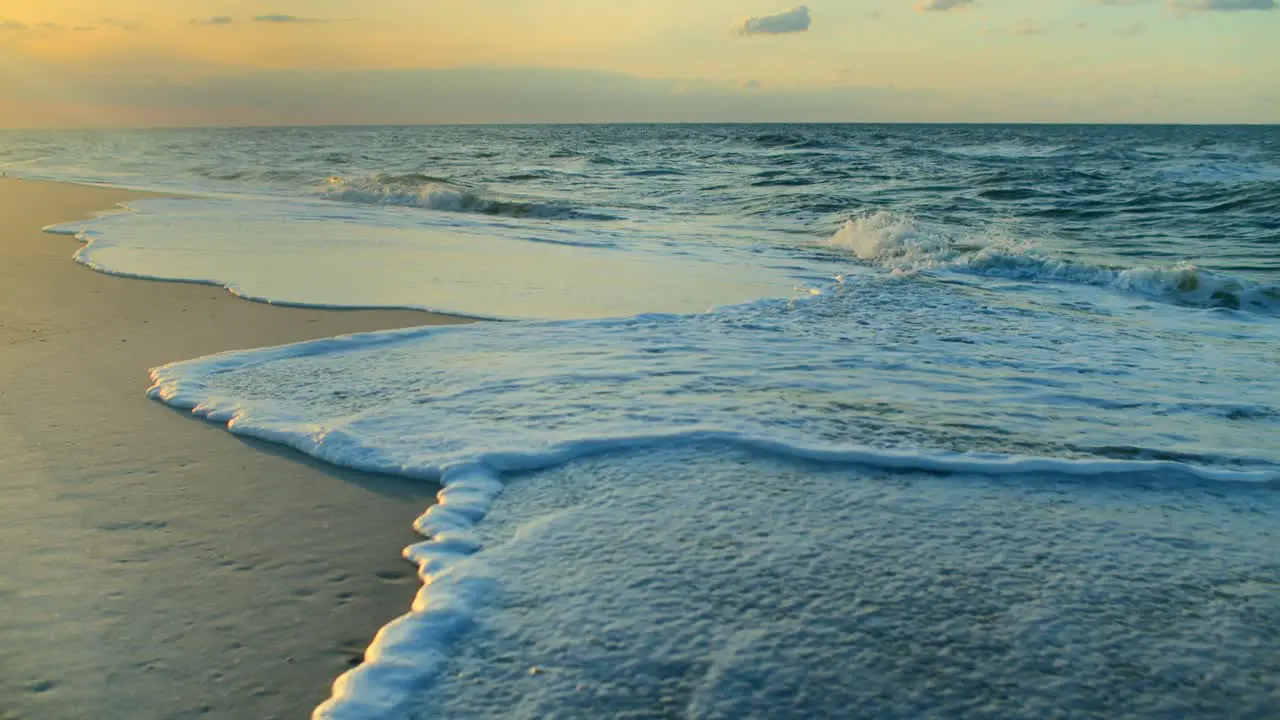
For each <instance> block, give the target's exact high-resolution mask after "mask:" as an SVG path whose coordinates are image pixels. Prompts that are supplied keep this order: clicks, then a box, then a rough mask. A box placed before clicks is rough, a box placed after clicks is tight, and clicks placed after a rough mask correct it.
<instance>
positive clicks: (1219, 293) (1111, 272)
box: [828, 211, 1280, 314]
mask: <svg viewBox="0 0 1280 720" xmlns="http://www.w3.org/2000/svg"><path fill="white" fill-rule="evenodd" d="M828 244H829V245H830V246H831V247H834V248H838V249H841V250H847V251H851V252H853V253H854V254H855V255H857V256H858V258H859V259H861V260H865V261H867V262H870V263H872V264H874V265H877V266H879V267H881V268H885V269H887V270H892V271H893V272H896V273H909V272H919V271H930V270H941V271H952V272H961V273H968V274H973V275H982V276H988V277H1005V278H1009V279H1013V280H1024V281H1025V280H1034V281H1047V282H1064V283H1072V284H1078V285H1090V286H1094V287H1102V288H1109V289H1112V290H1117V291H1120V292H1124V293H1132V294H1136V295H1141V296H1143V297H1147V298H1151V299H1154V300H1160V301H1163V302H1171V303H1175V304H1179V305H1189V306H1193V307H1202V308H1226V309H1231V310H1247V311H1251V312H1258V313H1263V314H1280V284H1267V283H1259V282H1255V281H1253V280H1248V279H1245V278H1241V277H1236V276H1233V275H1227V274H1223V273H1217V272H1213V271H1211V270H1206V269H1204V268H1200V267H1197V266H1195V265H1194V264H1191V263H1189V262H1181V263H1177V264H1174V265H1171V266H1168V267H1130V268H1124V267H1106V266H1102V265H1093V264H1090V263H1085V262H1078V261H1074V260H1069V259H1066V258H1063V257H1060V256H1057V255H1054V254H1052V253H1048V252H1045V251H1043V250H1041V249H1039V248H1037V247H1036V246H1035V245H1034V244H1032V243H1029V242H1020V241H1015V240H1009V239H1005V238H999V237H992V238H982V239H973V238H965V239H961V238H957V237H956V236H954V235H952V234H949V233H947V232H945V231H943V230H940V229H936V228H931V227H929V226H927V225H926V224H924V223H921V222H919V221H917V220H916V219H914V218H912V217H911V216H909V215H903V214H899V213H892V212H885V211H876V212H873V213H869V214H866V215H862V216H859V217H856V218H852V219H850V220H848V221H846V222H845V224H844V226H843V227H841V228H840V229H839V230H838V231H837V232H836V233H835V235H833V236H832V237H831V238H830V240H829V241H828Z"/></svg>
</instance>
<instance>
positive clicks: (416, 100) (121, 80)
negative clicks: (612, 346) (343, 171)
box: [0, 0, 1280, 127]
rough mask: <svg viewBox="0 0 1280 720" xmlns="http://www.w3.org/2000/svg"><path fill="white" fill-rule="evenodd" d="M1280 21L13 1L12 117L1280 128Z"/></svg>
mask: <svg viewBox="0 0 1280 720" xmlns="http://www.w3.org/2000/svg"><path fill="white" fill-rule="evenodd" d="M749 18H755V19H756V22H755V23H754V24H751V25H747V27H753V28H756V29H757V30H758V32H754V33H748V34H742V33H739V32H736V31H735V29H741V28H742V27H744V24H743V23H744V21H745V20H747V19H749ZM1276 38H1280V9H1277V8H1276V3H1275V1H1274V0H1148V1H1146V2H1143V0H976V1H975V0H809V2H808V3H807V5H806V6H805V7H803V8H796V7H794V6H792V5H790V4H789V3H788V2H787V1H786V0H783V1H782V2H781V3H779V2H777V0H696V1H695V0H644V1H643V2H636V1H635V0H465V1H464V0H363V1H362V2H358V3H356V2H349V1H344V0H277V1H276V2H267V1H266V0H191V1H188V2H170V3H156V2H154V0H0V127H31V126H53V125H74V126H80V125H86V124H89V125H171V124H179V125H187V124H238V123H242V122H253V123H276V122H280V123H304V122H305V123H326V122H382V121H385V122H448V121H476V122H490V121H508V120H588V121H590V120H625V119H634V120H654V119H658V120H679V119H687V120H734V119H742V120H753V119H794V120H850V121H857V120H956V121H970V120H972V121H983V120H1014V121H1016V120H1029V121H1068V122H1070V121H1174V122H1198V121H1210V122H1220V121H1244V122H1280V82H1278V81H1277V80H1276V78H1277V77H1280V43H1276V42H1275V39H1276ZM478 69H482V70H483V72H481V70H478ZM535 69H536V70H541V71H543V72H541V73H538V74H536V75H535V76H533V79H532V80H531V76H530V75H529V73H528V71H529V70H535ZM282 71H283V72H282ZM393 71H399V72H393ZM584 71H592V72H584ZM533 86H536V87H537V88H538V89H539V90H540V91H541V92H544V93H547V94H548V95H547V98H548V100H547V102H542V101H540V100H538V99H537V98H534V99H532V100H531V98H530V95H531V89H532V87H533ZM378 88H381V93H380V94H379V92H377V89H378ZM557 93H558V94H559V95H557ZM628 93H630V94H628ZM424 94H425V95H429V96H430V97H423V95H424ZM555 97H559V98H560V100H559V101H553V100H552V99H551V98H555ZM593 98H595V99H593ZM346 100H350V101H351V102H345V101H346ZM357 100H358V102H359V104H360V106H359V107H355V106H354V105H353V103H355V102H356V101H357ZM622 109H626V110H627V111H628V112H631V113H633V114H634V115H635V117H630V116H625V115H624V116H619V113H620V112H621V111H622ZM552 111H554V112H552ZM788 113H789V114H790V115H789V116H788ZM779 114H781V115H782V116H780V117H775V115H779Z"/></svg>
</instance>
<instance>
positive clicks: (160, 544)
mask: <svg viewBox="0 0 1280 720" xmlns="http://www.w3.org/2000/svg"><path fill="white" fill-rule="evenodd" d="M140 197H162V195H156V194H149V193H144V192H138V191H131V190H119V189H111V188H103V187H99V186H89V185H74V184H66V183H56V182H50V181H43V180H21V179H16V178H12V177H0V212H2V213H3V216H4V217H5V218H6V222H5V224H4V226H3V227H0V346H3V348H4V351H3V353H0V487H3V490H4V492H5V495H6V497H7V498H9V501H8V502H6V503H4V504H3V506H0V543H3V544H4V547H5V548H6V554H7V556H8V558H7V559H8V560H9V563H8V565H9V567H11V568H14V571H12V572H6V573H5V575H4V576H3V577H0V642H3V646H4V647H5V648H6V649H5V650H4V651H3V655H0V657H2V658H3V660H2V661H0V667H2V668H3V670H4V672H0V717H10V716H13V717H19V718H24V719H37V718H77V717H125V716H127V717H133V718H151V717H155V718H160V717H164V718H186V717H237V718H239V717H254V718H268V717H297V716H299V715H303V716H305V715H307V714H309V713H310V711H311V709H312V708H313V707H314V706H316V705H317V704H319V703H320V702H322V701H323V700H325V699H326V698H327V697H328V693H329V689H330V686H331V684H332V682H333V680H334V679H335V678H336V677H337V676H338V675H340V674H341V673H342V672H344V671H345V670H347V669H348V668H349V667H351V665H352V664H354V663H358V661H359V658H360V656H361V655H362V653H363V651H364V648H365V647H366V646H367V644H368V643H369V641H370V640H372V638H373V636H374V634H375V633H376V632H377V631H378V630H379V629H380V628H381V627H382V626H383V625H385V624H386V623H387V622H389V621H391V620H393V619H394V618H396V617H399V616H400V615H403V614H404V612H406V610H407V609H408V608H409V607H410V604H411V602H412V599H413V596H414V595H415V594H416V592H417V590H418V587H419V583H418V580H417V577H416V573H415V572H414V570H413V568H412V566H411V565H410V564H409V563H407V562H405V561H404V560H402V559H401V557H400V552H401V550H402V549H403V548H404V547H405V546H406V545H409V544H411V543H413V542H416V541H418V540H420V539H421V538H419V537H418V536H417V535H415V534H414V532H413V530H412V523H413V521H414V519H415V518H417V517H418V516H419V515H420V514H421V513H422V512H423V510H424V509H425V508H426V507H428V506H429V505H431V504H432V503H434V501H435V493H436V491H437V489H438V488H437V487H435V486H434V485H432V484H430V483H424V482H420V481H410V480H405V479H402V478H394V477H388V476H382V475H373V474H368V473H359V472H353V471H347V470H343V469H340V468H337V467H333V466H328V465H325V464H323V463H320V462H317V461H314V460H311V459H310V458H307V457H305V456H303V455H301V454H300V453H296V452H293V451H291V450H287V449H285V448H281V447H278V446H273V445H269V444H266V443H262V442H257V441H252V440H247V439H244V438H239V437H236V436H232V435H230V434H228V433H226V432H225V430H223V429H221V428H219V427H217V426H215V425H212V424H209V423H207V422H205V421H203V420H201V419H198V418H195V417H191V416H189V415H186V414H185V413H178V412H175V411H174V410H171V409H169V408H166V407H165V406H163V405H161V404H159V403H156V402H154V401H151V400H149V399H147V398H146V397H145V391H146V389H147V387H148V385H149V381H148V371H149V369H150V368H152V367H156V366H159V365H163V364H165V363H168V362H172V361H176V360H185V359H190V358H194V357H199V356H203V355H209V354H213V353H217V352H224V351H229V350H237V349H246V348H251V347H262V346H267V345H280V344H287V343H293V342H300V341H304V340H309V339H317V338H324V337H332V336H334V335H342V334H348V333H355V332H366V331H373V330H386V329H393V328H400V327H410V326H416V325H431V324H453V323H461V322H472V321H473V319H471V318H462V317H457V316H447V315H441V314H436V313H429V312H425V311H414V310H382V309H379V310H365V309H336V308H335V309H317V308H299V307H293V306H282V305H275V304H271V303H264V302H259V301H253V300H251V299H248V298H240V297H238V296H235V295H234V294H232V293H230V292H228V291H227V290H226V289H225V288H223V287H220V286H211V285H199V284H193V283H181V282H170V281H163V280H150V281H148V282H137V279H134V278H122V277H117V276H112V275H108V274H104V273H101V272H97V271H94V270H92V269H90V268H88V267H86V266H84V265H81V264H79V263H76V262H74V261H73V260H72V257H71V256H72V255H73V253H74V252H75V250H76V249H77V248H78V247H82V246H83V245H82V244H81V243H79V241H77V240H76V239H75V238H74V237H73V236H62V237H60V236H56V235H52V234H49V233H44V232H42V228H43V227H46V226H48V225H51V224H57V223H65V222H71V221H74V220H76V219H78V218H87V217H91V216H92V215H94V214H96V213H97V212H99V211H104V210H110V209H111V208H112V207H113V206H115V205H117V204H118V203H120V202H124V201H127V200H130V199H138V198H140ZM246 300H247V301H246Z"/></svg>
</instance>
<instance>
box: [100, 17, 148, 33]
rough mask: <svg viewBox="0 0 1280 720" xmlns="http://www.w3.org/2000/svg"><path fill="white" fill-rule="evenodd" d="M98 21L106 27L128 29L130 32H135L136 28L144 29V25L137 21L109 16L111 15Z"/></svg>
mask: <svg viewBox="0 0 1280 720" xmlns="http://www.w3.org/2000/svg"><path fill="white" fill-rule="evenodd" d="M98 23H99V24H101V25H102V26H104V27H111V28H115V29H117V30H126V31H128V32H133V31H134V30H141V29H142V26H141V25H139V24H138V23H136V22H129V21H128V20H117V19H115V18H109V17H107V18H102V19H101V20H99V21H98Z"/></svg>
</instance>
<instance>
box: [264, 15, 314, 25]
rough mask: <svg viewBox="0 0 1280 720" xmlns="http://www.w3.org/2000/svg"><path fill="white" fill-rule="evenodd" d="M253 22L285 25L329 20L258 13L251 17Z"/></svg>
mask: <svg viewBox="0 0 1280 720" xmlns="http://www.w3.org/2000/svg"><path fill="white" fill-rule="evenodd" d="M253 21H254V22H260V23H274V24H276V25H286V24H289V23H324V22H329V20H328V19H326V18H311V17H298V16H297V15H276V14H270V15H259V16H257V17H255V18H254V19H253Z"/></svg>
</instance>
